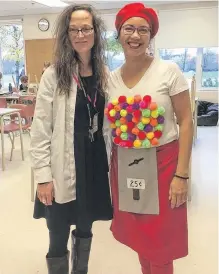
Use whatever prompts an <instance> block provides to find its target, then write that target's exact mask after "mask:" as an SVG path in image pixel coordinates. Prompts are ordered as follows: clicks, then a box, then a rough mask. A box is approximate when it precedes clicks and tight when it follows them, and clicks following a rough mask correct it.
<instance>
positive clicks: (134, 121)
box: [132, 117, 140, 124]
mask: <svg viewBox="0 0 219 274" xmlns="http://www.w3.org/2000/svg"><path fill="white" fill-rule="evenodd" d="M139 121H140V118H137V117H133V118H132V122H133V123H135V124H137V123H139Z"/></svg>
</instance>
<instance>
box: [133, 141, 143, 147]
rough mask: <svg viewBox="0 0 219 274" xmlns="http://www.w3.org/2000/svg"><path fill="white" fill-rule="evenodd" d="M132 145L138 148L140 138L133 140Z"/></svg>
mask: <svg viewBox="0 0 219 274" xmlns="http://www.w3.org/2000/svg"><path fill="white" fill-rule="evenodd" d="M133 145H134V147H136V148H139V147H141V141H140V140H135V141H134V143H133Z"/></svg>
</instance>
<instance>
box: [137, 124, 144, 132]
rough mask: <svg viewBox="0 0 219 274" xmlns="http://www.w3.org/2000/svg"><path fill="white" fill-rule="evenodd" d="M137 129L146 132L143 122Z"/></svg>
mask: <svg viewBox="0 0 219 274" xmlns="http://www.w3.org/2000/svg"><path fill="white" fill-rule="evenodd" d="M137 127H138V129H140V130H144V124H143V123H142V122H140V123H138V125H137Z"/></svg>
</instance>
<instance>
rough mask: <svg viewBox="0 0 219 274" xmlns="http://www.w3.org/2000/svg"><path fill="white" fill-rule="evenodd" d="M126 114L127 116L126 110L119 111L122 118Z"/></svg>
mask: <svg viewBox="0 0 219 274" xmlns="http://www.w3.org/2000/svg"><path fill="white" fill-rule="evenodd" d="M127 114H128V112H127V110H125V109H122V110H121V111H120V115H121V116H122V117H125V116H126V115H127Z"/></svg>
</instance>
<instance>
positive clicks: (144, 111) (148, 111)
mask: <svg viewBox="0 0 219 274" xmlns="http://www.w3.org/2000/svg"><path fill="white" fill-rule="evenodd" d="M142 116H144V117H147V118H149V117H150V116H151V111H150V109H144V110H142Z"/></svg>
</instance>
